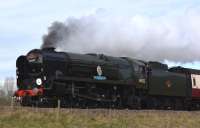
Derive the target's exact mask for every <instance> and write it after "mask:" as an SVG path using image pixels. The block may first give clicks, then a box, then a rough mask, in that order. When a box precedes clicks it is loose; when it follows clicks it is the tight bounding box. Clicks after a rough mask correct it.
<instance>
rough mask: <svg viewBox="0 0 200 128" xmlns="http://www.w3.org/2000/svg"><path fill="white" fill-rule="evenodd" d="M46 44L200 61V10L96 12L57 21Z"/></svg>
mask: <svg viewBox="0 0 200 128" xmlns="http://www.w3.org/2000/svg"><path fill="white" fill-rule="evenodd" d="M43 40H44V43H43V44H42V46H41V47H42V48H47V47H55V48H56V49H57V50H61V51H67V52H78V53H91V52H94V53H104V54H107V55H112V56H128V57H133V58H138V59H143V60H156V61H164V60H169V61H174V62H193V61H200V52H199V51H200V42H199V41H200V14H199V13H198V11H195V10H187V11H185V12H182V13H181V14H179V15H169V14H168V15H166V16H157V17H156V16H154V17H147V16H142V15H135V16H133V17H127V16H126V17H125V16H124V17H123V16H112V15H110V14H106V13H105V12H104V13H99V12H98V13H95V14H92V15H88V16H83V17H80V18H74V17H70V18H68V19H67V20H66V22H64V23H63V22H54V23H53V24H52V25H51V26H50V27H49V30H48V34H47V35H45V36H44V38H43Z"/></svg>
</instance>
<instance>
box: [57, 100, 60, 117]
mask: <svg viewBox="0 0 200 128" xmlns="http://www.w3.org/2000/svg"><path fill="white" fill-rule="evenodd" d="M59 114H60V99H58V106H57V113H56V119H57V120H58V119H59Z"/></svg>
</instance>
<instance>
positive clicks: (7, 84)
mask: <svg viewBox="0 0 200 128" xmlns="http://www.w3.org/2000/svg"><path fill="white" fill-rule="evenodd" d="M14 82H15V80H14V78H13V77H6V78H5V81H4V89H5V93H6V95H7V96H12V95H13V92H14V84H15V83H14Z"/></svg>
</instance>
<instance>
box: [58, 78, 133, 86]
mask: <svg viewBox="0 0 200 128" xmlns="http://www.w3.org/2000/svg"><path fill="white" fill-rule="evenodd" d="M55 80H56V81H74V82H87V83H95V84H110V85H123V86H124V85H125V86H126V85H127V86H131V85H134V83H133V82H130V81H129V82H126V81H119V80H118V81H116V80H94V79H89V78H77V77H57V78H56V79H55Z"/></svg>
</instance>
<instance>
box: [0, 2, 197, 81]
mask: <svg viewBox="0 0 200 128" xmlns="http://www.w3.org/2000/svg"><path fill="white" fill-rule="evenodd" d="M193 9H195V10H200V1H199V0H56V1H55V0H0V80H1V79H4V78H5V77H7V76H13V77H14V76H15V70H16V67H15V63H16V59H17V57H18V56H20V55H22V54H26V53H27V52H28V51H29V50H31V49H34V48H40V46H41V44H42V37H43V35H44V34H46V33H47V30H48V27H49V26H51V24H52V23H53V22H54V21H60V22H64V21H65V20H66V19H67V18H68V17H82V16H87V15H90V14H93V13H98V12H102V11H104V10H106V12H109V13H110V14H111V15H117V16H123V17H131V16H136V15H142V16H148V17H162V16H167V15H173V16H180V15H182V13H183V12H186V11H187V10H193ZM199 15H200V14H199ZM166 63H168V64H169V65H170V66H173V65H183V66H185V67H191V68H198V69H200V62H199V61H196V62H194V63H186V64H181V63H176V62H170V61H166Z"/></svg>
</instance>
